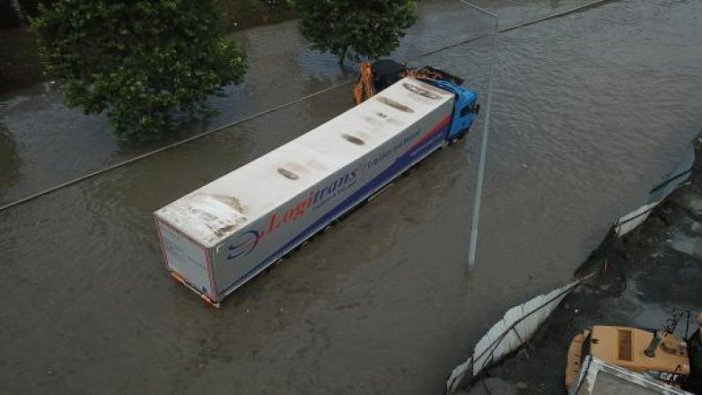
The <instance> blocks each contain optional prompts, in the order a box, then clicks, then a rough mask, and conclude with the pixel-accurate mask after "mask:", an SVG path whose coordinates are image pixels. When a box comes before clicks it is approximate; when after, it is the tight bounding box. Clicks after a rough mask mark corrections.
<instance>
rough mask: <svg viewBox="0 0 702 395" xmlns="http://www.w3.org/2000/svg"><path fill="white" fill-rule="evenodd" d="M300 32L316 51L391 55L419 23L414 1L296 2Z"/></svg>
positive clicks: (357, 56)
mask: <svg viewBox="0 0 702 395" xmlns="http://www.w3.org/2000/svg"><path fill="white" fill-rule="evenodd" d="M295 6H296V8H297V10H298V13H299V15H300V18H301V20H300V31H301V32H302V34H303V35H304V36H305V37H306V38H307V39H308V40H310V42H311V43H312V47H313V48H314V49H317V50H320V51H325V52H330V53H332V54H334V55H336V56H337V57H338V58H339V63H343V62H344V59H346V57H347V56H350V57H352V58H354V59H356V60H359V59H360V58H362V57H365V58H378V57H381V56H387V55H390V53H391V52H392V51H393V50H394V49H395V48H397V46H398V45H399V44H400V38H402V37H403V36H404V35H405V33H404V30H405V29H407V28H408V27H410V26H412V25H413V24H414V23H415V22H416V20H417V14H416V5H415V2H414V1H412V0H364V1H358V0H295Z"/></svg>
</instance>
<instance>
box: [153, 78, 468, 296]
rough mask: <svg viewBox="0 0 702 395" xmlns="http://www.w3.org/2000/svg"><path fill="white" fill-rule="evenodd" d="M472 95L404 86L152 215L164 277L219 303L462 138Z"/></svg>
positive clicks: (423, 83) (437, 84) (452, 87)
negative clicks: (165, 274) (449, 144)
mask: <svg viewBox="0 0 702 395" xmlns="http://www.w3.org/2000/svg"><path fill="white" fill-rule="evenodd" d="M478 109H479V107H478V105H477V94H476V92H474V91H472V90H470V89H466V88H464V87H461V86H459V85H457V84H455V83H453V82H451V81H445V80H431V79H425V80H420V79H417V78H402V79H400V80H399V81H397V82H395V83H394V84H392V85H391V86H389V87H387V88H385V89H384V90H382V91H380V92H378V93H376V94H375V95H374V96H372V97H370V98H368V99H367V100H366V101H364V102H363V103H361V104H359V105H357V106H355V107H353V108H351V109H350V110H348V111H346V112H344V113H343V114H341V115H339V116H337V117H335V118H333V119H331V120H329V121H328V122H326V123H324V124H322V125H321V126H319V127H317V128H315V129H313V130H311V131H309V132H307V133H305V134H303V135H301V136H299V137H297V138H295V139H294V140H292V141H290V142H288V143H287V144H284V145H283V146H281V147H279V148H277V149H274V150H273V151H271V152H269V153H267V154H265V155H263V156H261V157H259V158H258V159H256V160H254V161H252V162H250V163H248V164H246V165H244V166H242V167H240V168H238V169H236V170H234V171H232V172H231V173H229V174H226V175H224V176H222V177H220V178H218V179H216V180H214V181H212V182H211V183H209V184H207V185H205V186H203V187H201V188H199V189H197V190H195V191H193V192H191V193H189V194H187V195H186V196H183V197H182V198H180V199H178V200H176V201H174V202H172V203H170V204H168V205H166V206H165V207H163V208H161V209H159V210H157V211H156V212H155V213H154V218H155V222H156V229H157V233H158V237H159V242H160V247H161V250H162V252H163V258H164V261H165V265H166V269H167V270H168V272H169V273H170V276H171V278H172V279H174V280H175V281H177V282H179V283H181V284H183V285H185V286H187V287H188V288H190V289H191V290H192V291H194V292H195V293H197V294H199V295H200V297H201V298H202V299H203V300H205V301H206V302H208V303H210V304H212V305H214V306H216V307H219V305H220V303H221V302H222V300H223V299H224V298H225V297H226V296H227V295H229V294H231V293H232V292H233V291H234V290H236V289H237V288H239V287H240V286H242V285H243V284H244V283H246V282H247V281H249V280H251V279H252V278H254V277H255V276H256V275H257V274H259V273H261V272H262V271H263V270H265V269H266V268H267V267H269V266H271V265H273V264H276V263H278V262H280V261H281V260H282V259H283V258H285V257H286V256H287V255H288V254H289V253H290V252H291V251H293V250H294V249H296V248H297V247H298V246H300V245H301V244H303V243H305V242H306V241H307V240H308V239H309V238H310V237H312V236H314V235H315V234H316V233H318V232H320V231H322V230H324V229H326V228H328V227H329V226H330V225H331V224H332V223H333V222H335V221H336V220H338V219H339V218H341V217H342V216H344V215H345V214H347V213H349V212H350V211H351V210H352V209H354V208H356V207H358V206H359V205H360V204H362V203H364V202H366V201H368V200H369V199H371V198H373V197H374V196H375V195H377V194H379V193H380V192H382V191H383V190H384V188H386V187H387V186H388V185H389V184H390V183H392V181H393V180H394V179H396V178H397V177H398V176H400V175H401V174H403V173H404V172H406V171H407V170H409V169H410V168H411V167H413V166H414V165H416V164H417V163H419V162H420V161H422V160H423V159H424V158H426V157H427V156H428V155H430V154H431V153H432V152H434V151H436V150H437V149H439V148H441V147H443V146H445V145H447V144H448V143H449V142H450V141H453V140H456V139H457V138H459V137H461V136H462V135H464V134H466V133H467V132H468V130H469V129H470V127H471V125H472V124H473V121H474V118H475V117H476V114H477V111H478Z"/></svg>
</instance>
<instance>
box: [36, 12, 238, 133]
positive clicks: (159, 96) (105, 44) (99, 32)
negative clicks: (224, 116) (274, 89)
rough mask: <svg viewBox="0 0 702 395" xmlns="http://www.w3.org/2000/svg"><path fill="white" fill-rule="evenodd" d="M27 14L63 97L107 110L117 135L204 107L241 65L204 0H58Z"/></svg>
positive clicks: (162, 126) (168, 125)
mask: <svg viewBox="0 0 702 395" xmlns="http://www.w3.org/2000/svg"><path fill="white" fill-rule="evenodd" d="M39 10H40V12H39V16H37V17H36V18H34V19H33V20H32V28H33V30H34V31H35V33H36V35H37V38H38V42H39V52H40V55H41V58H42V61H43V63H44V69H45V72H46V74H47V75H48V76H49V77H52V78H54V79H56V80H57V81H58V82H60V83H61V84H62V86H63V90H64V96H65V99H66V104H67V105H68V106H69V107H82V108H83V110H84V111H85V112H86V113H88V114H90V113H101V112H103V111H106V112H107V116H108V118H109V120H110V123H111V125H112V126H113V128H114V132H115V134H116V135H117V136H118V137H122V138H130V139H136V140H146V139H154V138H157V137H160V136H161V135H163V134H164V133H165V132H168V131H171V130H173V129H174V126H175V119H176V116H182V115H187V116H188V117H190V118H193V117H195V116H208V115H212V114H213V113H214V111H213V110H212V109H211V108H210V107H209V106H208V105H207V104H206V102H205V100H206V99H207V97H208V96H210V95H212V94H217V93H220V92H221V88H222V87H223V86H225V85H227V84H231V83H239V82H241V81H242V79H243V76H244V74H245V72H246V59H245V55H244V53H243V51H242V50H241V49H239V48H238V47H237V46H236V44H234V43H233V42H231V41H230V40H228V39H227V38H226V37H225V36H224V34H223V31H222V29H221V24H220V20H219V15H218V14H217V12H216V10H215V8H214V6H213V4H212V0H197V1H189V0H162V1H149V0H125V1H119V2H113V1H110V0H58V1H56V2H55V3H54V4H53V5H52V7H51V8H50V9H49V8H46V7H43V6H40V7H39Z"/></svg>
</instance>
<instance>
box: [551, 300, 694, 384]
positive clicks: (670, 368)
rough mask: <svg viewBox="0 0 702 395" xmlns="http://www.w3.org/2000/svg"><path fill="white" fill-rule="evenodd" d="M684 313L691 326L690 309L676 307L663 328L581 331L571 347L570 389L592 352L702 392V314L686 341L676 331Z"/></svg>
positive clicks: (569, 360) (604, 327) (612, 328)
mask: <svg viewBox="0 0 702 395" xmlns="http://www.w3.org/2000/svg"><path fill="white" fill-rule="evenodd" d="M685 315H686V316H687V329H689V323H690V313H689V311H683V310H675V311H674V312H673V317H672V318H671V319H669V320H668V321H667V323H666V326H665V329H663V330H644V329H638V328H630V327H622V326H603V325H596V326H593V327H592V328H588V329H586V330H584V331H583V332H581V333H579V334H578V335H576V336H575V337H574V338H573V340H572V342H571V343H570V347H569V349H568V362H567V366H566V375H565V384H566V387H567V388H568V390H569V391H570V389H571V387H572V386H573V385H574V383H575V381H576V380H577V379H578V376H579V373H580V368H581V364H582V362H583V360H584V359H585V357H586V356H587V355H591V356H592V357H594V358H597V359H599V360H601V361H604V362H607V363H610V364H613V365H617V366H620V367H623V368H625V369H629V370H631V371H634V372H637V373H641V374H644V375H646V376H648V377H650V378H653V379H655V380H660V381H663V382H665V383H667V384H670V385H674V386H677V387H680V388H682V389H684V390H686V391H690V392H692V393H695V394H702V377H701V376H702V335H701V334H700V325H702V324H700V323H702V314H699V316H698V317H697V318H698V320H699V322H700V323H698V325H697V330H695V331H694V333H693V334H692V336H690V337H688V338H687V341H683V340H681V339H680V338H678V337H676V336H675V335H674V334H673V333H674V331H675V328H676V327H677V325H678V322H680V320H681V319H682V318H683V317H684V316H685ZM687 329H686V333H685V336H686V337H687Z"/></svg>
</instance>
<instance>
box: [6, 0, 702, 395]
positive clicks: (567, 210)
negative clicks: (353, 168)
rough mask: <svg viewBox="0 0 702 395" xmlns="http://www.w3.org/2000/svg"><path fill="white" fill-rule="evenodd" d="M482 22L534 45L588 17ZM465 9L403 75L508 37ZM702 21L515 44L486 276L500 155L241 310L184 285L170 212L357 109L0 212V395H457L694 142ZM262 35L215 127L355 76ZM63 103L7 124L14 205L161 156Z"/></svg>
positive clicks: (10, 114) (451, 7)
mask: <svg viewBox="0 0 702 395" xmlns="http://www.w3.org/2000/svg"><path fill="white" fill-rule="evenodd" d="M484 3H485V4H481V5H483V6H485V7H487V8H489V9H490V10H491V11H493V12H495V13H498V14H500V13H501V12H504V13H505V14H507V15H508V18H507V20H508V21H514V23H517V22H518V21H520V20H528V18H533V17H534V16H535V15H536V16H539V15H540V16H546V15H550V14H551V13H553V12H557V11H559V10H566V9H569V8H570V7H572V6H574V5H577V4H585V2H577V1H570V2H569V1H537V2H531V3H530V4H529V5H528V6H525V5H521V4H522V2H518V1H506V2H494V1H487V0H486V1H484ZM456 4H457V3H445V2H430V3H429V4H428V5H425V6H424V7H425V8H424V9H423V11H422V12H423V15H424V18H423V20H424V21H425V22H426V23H427V25H420V26H417V27H416V28H415V29H416V30H413V32H414V33H413V34H410V35H409V37H408V39H407V43H406V44H405V46H404V47H403V48H401V49H400V51H399V54H400V56H401V57H407V58H410V57H412V56H413V55H415V54H419V53H424V52H426V51H428V50H431V49H432V48H436V47H438V46H441V45H443V44H444V43H445V42H446V41H447V40H448V38H450V39H455V40H456V41H455V42H460V41H462V40H464V39H466V38H470V37H471V36H474V35H476V34H478V33H480V32H481V31H484V29H485V26H486V23H487V24H489V22H486V20H485V19H481V20H478V21H477V22H476V23H474V24H473V25H471V23H468V21H473V20H475V17H473V18H468V17H469V16H470V15H466V14H460V13H458V11H457V8H456V7H457V6H456ZM462 12H468V11H462ZM469 14H471V15H476V14H472V13H470V12H469ZM522 15H524V18H526V19H520V18H522ZM461 16H463V17H464V18H462V17H461ZM700 16H702V4H699V3H698V2H696V1H694V0H688V1H672V0H671V1H661V2H657V3H656V4H655V5H652V4H651V3H650V2H647V1H643V0H630V1H618V2H612V3H608V4H606V5H603V6H600V7H595V8H591V9H588V10H587V11H584V12H580V13H574V14H570V15H568V16H564V17H562V18H557V19H552V20H549V21H545V22H543V23H539V24H535V25H531V26H528V27H524V28H521V29H517V30H513V31H510V32H508V33H506V34H503V35H501V36H500V39H499V50H498V54H497V59H498V63H497V70H496V82H495V92H494V97H493V106H494V107H493V120H492V125H493V126H494V129H493V134H492V140H491V145H490V157H489V159H488V166H489V168H488V173H487V183H486V190H485V196H484V199H483V201H484V208H483V210H484V211H483V214H482V216H481V221H482V227H481V237H480V241H479V255H478V266H477V268H476V269H475V270H474V271H472V272H468V271H467V270H466V262H465V254H466V244H467V238H468V228H469V224H470V207H471V206H472V204H471V203H472V194H473V176H474V172H475V166H474V163H475V159H476V156H475V154H476V152H477V148H478V147H477V144H476V143H477V141H478V139H479V133H473V135H472V136H471V137H470V138H469V139H467V141H466V142H465V143H464V144H463V145H460V146H458V147H453V148H452V149H448V150H443V151H441V152H439V153H438V154H437V155H435V156H433V157H431V158H429V159H428V160H427V161H426V163H424V164H423V165H422V166H421V167H420V168H419V169H417V170H416V171H414V172H413V173H412V174H411V175H410V177H407V178H404V179H402V180H401V181H399V182H398V183H397V184H396V185H395V186H394V188H392V189H390V190H389V191H388V192H387V193H386V194H384V195H383V196H382V198H380V199H376V200H374V201H373V202H372V203H371V204H369V205H367V206H365V207H364V208H363V209H362V210H359V211H358V212H356V213H354V215H352V216H351V217H349V218H348V219H347V220H346V221H344V222H343V223H341V224H340V225H339V226H337V227H336V228H335V229H334V230H333V231H332V232H329V233H326V234H325V235H323V236H322V237H320V238H318V239H317V240H316V242H315V243H312V244H310V245H308V246H306V247H305V248H303V249H302V250H301V251H300V252H299V253H297V254H296V255H294V256H293V258H292V259H290V260H289V261H288V262H287V263H286V264H285V265H282V266H280V267H278V268H276V269H274V270H272V271H270V272H268V273H265V274H263V275H261V276H259V277H258V278H257V279H256V280H254V281H252V282H251V283H249V284H248V285H246V286H244V287H243V288H241V289H240V290H239V291H237V292H236V293H235V294H233V295H232V296H230V297H229V298H228V299H227V300H226V301H225V303H224V305H223V307H222V309H220V310H212V309H208V308H205V307H204V306H203V305H202V303H201V302H200V301H199V299H198V298H196V297H195V296H194V295H192V294H191V293H190V292H189V291H187V290H185V289H183V288H182V287H178V286H175V285H173V284H171V283H170V282H169V281H168V280H167V279H166V274H165V270H164V268H163V264H162V262H161V257H160V254H159V252H158V249H157V244H156V237H155V230H154V226H153V222H152V220H151V212H152V211H153V210H155V209H157V208H159V207H161V206H163V205H165V204H166V203H168V202H170V201H172V200H174V199H176V198H178V197H180V196H181V195H183V194H185V193H187V192H189V191H191V190H193V189H195V188H197V187H199V186H201V185H202V184H204V183H206V182H208V181H210V180H212V179H214V178H216V177H217V176H219V175H222V174H225V173H227V172H229V171H231V170H232V169H234V168H236V167H238V166H241V165H243V164H244V163H246V162H248V161H250V160H252V159H254V158H256V157H258V156H260V155H261V154H263V153H265V152H268V151H269V150H271V149H273V148H275V147H277V146H279V145H280V144H283V143H285V142H287V141H289V140H290V139H292V138H294V137H295V136H297V135H299V134H301V133H304V132H306V131H307V130H309V129H311V128H313V127H314V126H317V125H319V124H320V123H322V122H324V121H326V120H328V119H330V118H332V117H334V116H335V115H337V114H339V113H340V112H342V111H344V110H345V109H347V108H349V106H350V104H351V103H350V90H349V87H348V86H341V87H339V88H338V89H334V90H331V91H329V92H327V93H325V94H323V95H319V96H316V97H314V98H311V99H309V100H306V101H304V102H301V103H298V104H295V105H291V106H289V107H286V108H284V109H281V110H279V111H276V112H273V113H271V114H268V115H266V116H263V117H260V118H256V119H254V120H251V121H248V122H246V123H243V124H240V125H237V126H235V127H232V128H228V129H225V130H223V131H221V132H219V133H216V134H213V135H210V136H208V137H205V138H202V139H200V140H197V141H195V142H192V143H188V144H185V145H182V146H180V147H177V148H174V149H172V150H168V151H166V152H163V153H161V154H158V155H156V156H153V157H151V158H149V159H147V160H143V161H140V162H137V163H134V164H132V165H129V166H126V167H123V168H120V169H117V170H115V171H112V172H109V173H107V174H104V175H101V176H99V177H95V178H92V179H90V180H88V181H86V182H82V183H80V184H77V185H75V186H72V187H69V188H65V189H62V190H60V191H58V192H55V193H53V194H51V195H47V196H45V197H42V198H40V199H37V200H35V201H32V202H30V203H27V204H25V205H22V206H19V207H16V208H13V209H10V210H7V211H4V212H0V264H1V265H2V268H3V276H2V277H1V278H0V322H1V323H2V324H0V338H2V339H6V340H5V341H3V342H2V345H0V385H1V386H2V389H3V390H4V392H8V393H15V392H19V391H24V392H34V393H44V392H58V393H91V392H100V393H125V392H149V393H172V392H177V393H180V392H185V393H201V392H204V391H208V392H211V393H230V392H232V391H237V392H238V393H281V392H285V393H308V392H333V393H398V392H405V393H417V394H425V393H432V392H440V391H441V389H442V388H443V385H444V378H445V376H446V374H448V372H449V371H450V370H451V369H452V368H453V367H454V366H455V365H456V364H457V363H458V362H460V361H462V360H463V358H464V356H465V355H466V354H467V351H468V350H469V349H470V348H471V347H472V346H473V343H474V342H475V341H476V340H477V338H478V337H479V336H481V335H482V333H483V331H484V330H485V329H486V328H488V327H489V326H490V325H491V323H492V322H494V321H495V319H496V318H497V317H499V316H500V315H501V314H502V312H503V311H504V310H505V308H507V307H509V306H511V305H514V304H516V303H518V302H520V301H521V300H523V299H524V298H525V297H527V296H531V295H534V294H537V293H539V292H541V291H545V290H549V289H551V288H552V287H553V286H554V285H557V284H560V283H562V282H564V281H565V280H567V279H569V278H570V276H571V275H572V272H573V270H574V269H575V267H576V266H577V265H578V264H579V263H580V262H582V261H583V260H584V258H585V257H586V256H587V255H588V253H589V252H590V251H591V250H592V249H593V248H595V247H596V246H597V244H598V243H599V241H600V240H601V236H602V234H604V232H605V231H606V229H607V228H608V227H609V225H610V224H611V221H612V220H613V219H614V218H616V217H618V216H619V215H621V214H622V213H624V212H626V211H628V209H629V208H630V207H632V206H635V205H636V204H637V203H639V202H640V201H641V200H642V199H643V198H644V197H645V196H646V194H647V192H648V190H649V189H650V187H651V186H653V185H655V184H656V183H657V182H658V181H659V179H660V177H661V176H663V175H664V174H665V171H662V170H661V169H668V168H670V167H671V166H672V165H673V164H674V163H675V162H676V161H677V158H678V157H679V154H680V153H681V152H682V151H683V150H684V149H685V147H686V145H687V142H688V141H689V139H690V138H691V136H693V135H694V134H696V132H697V131H698V129H699V125H700V124H702V114H700V113H699V108H698V107H699V106H698V103H699V102H700V101H701V99H702V89H701V88H702V73H700V71H702V53H700V52H699V51H696V49H697V48H698V42H699V37H702V24H700V23H698V22H699V18H700ZM465 18H468V19H467V20H466V23H464V24H459V23H458V21H462V19H465ZM449 22H451V23H449ZM503 23H504V22H503ZM466 25H467V26H468V28H467V30H466V28H465V27H466ZM471 26H472V27H471ZM435 29H439V32H436V31H435ZM442 29H443V30H442ZM461 29H463V30H461ZM457 32H459V33H460V34H458V33H457ZM243 35H244V36H245V37H246V40H248V41H246V40H244V39H242V41H244V42H245V43H246V46H247V49H248V50H249V54H250V57H251V59H252V62H253V63H254V64H255V67H252V68H251V69H252V70H251V74H250V75H249V78H250V79H249V80H248V82H247V83H245V84H243V85H241V86H239V87H234V88H232V90H231V91H230V93H231V95H230V96H229V97H228V98H221V99H217V100H214V101H213V103H214V104H215V105H216V106H217V107H218V108H220V110H222V113H223V115H222V116H220V117H219V118H217V119H215V120H213V121H211V123H210V125H209V126H213V125H217V124H224V123H227V122H230V121H233V120H236V119H240V118H241V117H243V116H245V115H247V114H252V113H255V112H257V111H261V110H263V109H266V108H269V107H270V106H272V105H275V104H280V103H284V102H286V101H288V100H292V99H295V98H297V97H299V96H301V95H304V94H307V93H310V92H314V91H316V90H318V89H321V88H324V87H327V86H329V85H330V84H332V83H335V82H338V81H342V80H343V79H345V78H348V77H349V76H350V75H349V74H348V73H343V72H341V71H340V70H339V68H338V66H337V65H336V62H335V60H334V59H333V58H332V57H329V56H326V55H318V54H315V53H313V52H311V51H309V50H305V49H303V47H302V46H303V42H302V40H301V39H300V38H299V36H297V34H296V33H295V29H294V24H293V23H284V24H281V25H275V26H268V27H264V28H257V29H252V30H250V31H247V32H245V33H243ZM447 37H448V38H447ZM422 40H424V41H422ZM490 52H491V51H490V47H489V45H488V44H486V41H485V40H480V41H477V42H473V43H471V44H467V45H463V46H458V47H455V48H452V49H450V50H446V51H442V52H438V53H436V54H434V55H431V56H429V57H425V58H423V59H421V63H427V64H432V65H435V66H438V67H440V68H444V69H446V70H447V71H449V72H452V73H455V74H458V75H461V76H463V77H465V78H466V80H467V83H466V85H469V86H473V87H476V88H477V89H478V90H479V91H481V93H484V89H485V86H486V80H485V79H486V75H487V73H486V70H487V66H488V65H489V60H490V59H491V53H490ZM48 87H49V88H47V89H44V87H39V88H37V90H35V91H33V92H25V93H22V94H20V95H19V96H16V97H13V98H8V99H6V100H5V101H4V102H3V104H4V107H3V108H0V116H1V117H2V118H0V125H3V126H2V128H3V131H2V133H0V135H3V136H7V137H1V138H0V144H3V141H5V140H8V141H12V143H5V145H3V147H12V146H13V145H14V147H15V148H14V149H13V150H14V151H16V153H15V154H14V155H11V154H10V155H9V156H12V157H13V158H15V159H12V163H15V165H13V166H17V167H16V168H17V170H16V171H9V172H6V173H7V174H8V175H7V176H5V173H2V174H0V179H1V180H3V182H5V181H4V180H9V181H7V182H5V183H4V184H3V186H2V187H0V194H2V199H3V200H4V201H6V202H7V201H11V200H14V199H16V198H19V197H21V196H24V195H26V194H28V193H32V192H34V191H36V190H39V189H42V188H44V187H47V186H50V185H55V184H56V183H58V182H61V181H64V180H66V179H70V178H73V177H75V176H79V175H82V174H85V173H86V172H89V171H91V170H94V169H97V168H100V167H102V166H104V165H106V164H110V163H116V162H119V161H121V160H123V159H125V158H129V157H132V156H133V155H135V154H137V153H140V152H143V151H144V150H147V149H148V148H149V147H139V148H137V147H131V146H129V145H126V144H118V143H115V142H113V141H112V140H111V139H110V138H109V137H108V136H107V131H106V129H105V122H104V119H103V118H101V117H85V116H82V115H80V113H79V112H78V111H68V110H66V109H64V108H63V107H62V106H61V105H60V104H59V103H60V101H59V100H58V98H57V97H58V96H57V95H58V92H56V90H55V88H51V86H50V85H48ZM8 103H9V104H8ZM480 126H481V125H476V128H475V129H474V130H475V131H479V130H480ZM196 129H197V128H196ZM0 152H2V151H0ZM9 156H8V157H9Z"/></svg>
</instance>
